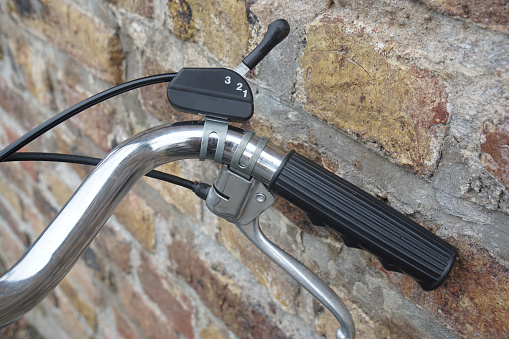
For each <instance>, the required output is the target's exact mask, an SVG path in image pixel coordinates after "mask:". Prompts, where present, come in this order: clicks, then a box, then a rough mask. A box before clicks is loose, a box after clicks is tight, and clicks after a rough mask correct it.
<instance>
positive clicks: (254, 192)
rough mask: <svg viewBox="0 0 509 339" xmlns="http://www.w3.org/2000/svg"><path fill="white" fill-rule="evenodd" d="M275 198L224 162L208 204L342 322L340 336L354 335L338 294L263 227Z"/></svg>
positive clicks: (352, 324)
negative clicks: (275, 240) (277, 244)
mask: <svg viewBox="0 0 509 339" xmlns="http://www.w3.org/2000/svg"><path fill="white" fill-rule="evenodd" d="M274 200H275V199H274V197H273V196H272V194H270V192H269V191H268V190H267V188H265V186H264V185H263V184H262V183H260V182H258V181H257V180H255V179H253V178H251V179H250V180H248V179H246V178H244V177H243V176H241V175H238V174H236V173H234V172H232V171H231V170H230V169H228V167H227V166H225V165H223V166H222V168H221V170H220V172H219V174H218V177H217V178H216V180H215V182H214V186H213V187H212V188H211V189H210V191H209V193H208V196H207V199H206V203H207V207H208V208H209V210H210V211H211V212H212V213H214V214H216V215H217V216H220V217H222V218H224V219H226V220H227V221H229V222H231V223H234V224H235V225H236V226H237V227H238V228H239V229H240V231H241V232H242V233H243V234H244V235H245V236H246V237H247V238H248V239H249V240H250V241H251V242H252V243H253V244H254V245H255V246H256V247H258V249H260V251H262V252H263V253H264V254H265V255H266V256H268V257H269V258H270V259H271V260H272V261H274V262H275V263H276V264H277V265H278V266H279V267H281V268H282V269H283V270H285V271H286V273H288V274H289V275H290V276H291V277H292V278H294V279H295V280H297V282H298V283H299V284H301V285H302V286H303V287H304V288H305V289H306V290H307V291H308V292H310V293H311V294H312V295H313V296H314V297H315V298H317V299H318V300H319V301H320V302H321V303H322V304H323V305H324V306H325V307H327V308H328V309H329V310H330V311H331V312H332V314H333V315H334V316H335V317H336V319H337V320H338V321H339V323H340V325H341V327H340V328H338V329H337V331H336V338H337V339H351V338H354V337H355V326H354V322H353V319H352V316H351V314H350V312H349V311H348V309H347V308H346V306H345V305H344V304H343V302H342V301H341V299H340V298H339V296H338V295H337V294H336V293H335V292H334V291H333V290H332V289H331V288H330V287H329V286H328V285H327V284H326V283H325V282H323V281H322V280H321V279H320V278H319V277H318V276H317V275H315V274H314V273H313V272H312V271H311V270H309V269H308V268H307V267H306V266H304V265H303V264H301V263H300V262H299V261H297V260H296V259H295V258H293V257H292V256H291V255H289V254H288V253H286V252H285V251H283V250H282V249H280V248H279V247H278V246H276V245H275V244H274V243H272V242H271V241H270V240H269V239H268V238H267V237H266V236H265V235H264V234H263V232H262V230H261V229H260V224H259V216H260V214H261V213H263V212H264V211H265V210H266V209H267V208H269V207H270V206H271V205H272V204H273V203H274Z"/></svg>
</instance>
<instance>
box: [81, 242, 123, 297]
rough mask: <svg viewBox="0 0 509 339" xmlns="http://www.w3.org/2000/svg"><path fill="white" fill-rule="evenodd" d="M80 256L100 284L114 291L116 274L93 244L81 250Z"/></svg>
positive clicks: (115, 289)
mask: <svg viewBox="0 0 509 339" xmlns="http://www.w3.org/2000/svg"><path fill="white" fill-rule="evenodd" d="M82 258H83V261H84V262H85V264H86V265H87V266H88V267H89V268H90V269H92V272H93V273H94V275H95V276H96V277H97V278H99V280H100V281H101V282H102V284H103V285H104V286H105V287H107V288H108V289H109V290H110V291H112V292H114V293H115V292H116V291H117V287H118V286H117V285H118V283H117V279H116V274H115V272H114V271H113V269H112V267H111V266H110V264H109V263H108V262H107V261H106V260H105V258H103V257H102V256H101V255H100V253H99V252H98V251H97V250H96V249H95V248H94V246H91V247H88V248H87V249H86V250H85V252H83V256H82Z"/></svg>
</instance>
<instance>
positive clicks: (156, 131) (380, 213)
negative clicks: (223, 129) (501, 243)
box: [0, 122, 456, 327]
mask: <svg viewBox="0 0 509 339" xmlns="http://www.w3.org/2000/svg"><path fill="white" fill-rule="evenodd" d="M203 135H204V124H203V122H185V123H176V124H173V125H164V126H159V127H155V128H152V129H149V130H147V131H144V132H142V133H140V134H138V135H136V136H134V137H132V138H131V139H129V140H127V141H125V142H124V143H122V144H121V145H119V146H118V147H117V148H115V149H114V150H113V151H111V153H110V154H109V155H108V156H107V157H106V158H105V159H104V160H103V161H102V162H101V163H100V164H99V166H98V167H97V168H96V169H95V170H94V171H93V172H92V174H90V176H89V177H88V178H87V179H86V180H85V182H84V183H83V184H82V185H81V186H80V187H79V188H78V190H77V191H76V193H75V194H74V195H73V196H72V197H71V199H70V200H69V202H68V203H67V204H66V205H65V206H64V207H63V208H62V210H61V211H60V213H59V214H58V215H57V216H56V217H55V219H54V220H53V222H52V223H51V224H50V225H49V226H48V227H47V228H46V230H45V231H44V232H43V233H42V234H41V235H40V236H39V238H38V239H37V240H36V241H35V242H34V244H33V245H32V246H31V247H30V248H29V249H28V251H27V252H26V253H25V255H24V256H23V257H22V258H21V259H20V260H19V261H18V262H17V263H16V264H15V265H14V266H13V267H12V268H11V269H10V270H9V271H8V272H7V273H5V274H4V275H3V276H2V277H1V278H0V327H2V326H5V325H7V324H9V323H11V322H13V321H15V320H16V319H18V318H20V317H21V316H22V315H23V314H24V313H25V312H27V311H28V310H30V309H31V308H33V307H34V306H35V305H36V304H37V303H39V302H40V301H41V300H42V299H44V297H46V295H47V294H48V293H50V292H51V291H52V290H53V289H54V288H55V287H56V285H58V283H59V282H60V281H61V280H62V279H63V278H64V276H65V275H66V274H67V273H68V271H69V270H70V269H71V268H72V266H73V265H74V264H75V262H76V261H77V260H78V258H79V256H80V255H81V254H82V252H83V251H84V250H85V249H86V248H87V246H88V245H89V243H90V242H91V241H92V239H93V238H94V237H95V235H96V234H97V233H98V232H99V230H100V229H101V228H102V226H103V225H104V223H105V222H106V220H107V219H108V218H109V217H110V216H111V214H112V213H113V211H114V210H115V208H116V207H117V205H118V204H119V203H120V201H121V200H122V199H123V197H124V196H125V195H126V194H127V192H128V191H129V189H130V188H131V187H132V186H133V185H134V183H135V182H136V181H137V180H138V179H139V178H141V177H142V176H143V175H144V174H146V173H147V172H149V171H150V170H152V169H154V168H156V167H158V166H160V165H163V164H165V163H168V162H171V161H175V160H182V159H190V158H198V157H199V156H200V150H201V144H202V141H203ZM243 135H244V131H243V130H241V129H238V128H235V127H232V126H229V127H228V132H227V136H226V140H225V142H224V151H223V153H222V162H223V163H225V164H230V162H231V161H232V157H233V155H234V153H235V152H236V151H237V149H242V148H243V151H242V154H241V160H240V161H241V162H242V163H248V161H249V159H251V157H252V156H253V154H254V153H255V152H256V151H257V146H258V143H259V142H260V140H261V138H260V137H258V136H256V135H255V136H253V137H252V138H251V139H250V140H249V142H248V143H247V145H243V146H242V148H239V145H240V144H241V141H242V139H243ZM218 143H219V138H218V135H217V134H214V133H212V134H210V136H209V138H208V145H207V146H208V147H207V152H206V158H207V159H214V157H215V153H216V150H217V148H218ZM252 176H253V177H254V178H255V179H257V180H258V181H260V182H261V183H263V184H265V185H268V186H269V189H271V190H272V191H273V192H274V193H276V194H278V195H280V196H281V197H283V198H285V199H287V200H288V201H289V202H291V203H293V204H295V205H296V206H297V207H300V208H301V209H303V210H304V211H305V212H307V213H308V215H309V216H310V219H311V220H312V221H313V222H314V223H315V224H318V225H326V226H328V227H331V228H333V229H334V230H335V231H337V232H338V233H339V234H340V235H341V236H342V237H343V240H344V242H345V244H346V245H347V246H354V247H359V248H362V249H365V250H367V251H369V252H371V253H372V254H374V255H375V256H377V257H378V258H380V260H381V262H382V263H383V265H384V267H385V268H387V269H390V270H397V271H400V272H403V273H405V274H408V275H410V276H411V277H412V278H414V279H415V280H417V281H418V282H419V283H420V284H421V286H422V287H423V288H424V289H425V290H430V289H434V288H436V287H438V285H439V284H440V283H441V282H442V281H443V280H444V279H445V276H446V275H447V273H448V272H449V270H450V269H451V267H452V263H453V262H454V259H455V256H456V252H455V249H454V248H453V247H452V246H451V245H449V244H448V243H446V242H445V241H443V240H442V239H440V238H438V237H437V236H436V235H434V234H433V233H431V232H429V231H428V230H426V229H424V228H423V227H421V226H420V225H418V224H417V223H415V222H413V221H412V220H411V219H409V218H408V217H406V216H404V215H402V214H401V213H399V212H397V211H396V210H394V209H393V208H391V207H389V206H387V205H385V204H384V203H382V202H380V201H379V200H377V199H375V198H373V197H372V196H371V195H369V194H367V193H366V192H364V191H362V190H361V189H359V188H358V187H356V186H354V185H352V184H350V183H348V182H347V181H345V180H343V179H341V178H339V177H338V176H336V175H335V174H333V173H331V172H329V171H327V170H325V169H324V168H322V167H320V166H318V165H316V164H314V163H312V162H311V161H309V160H307V159H306V158H304V157H303V156H301V155H298V154H295V153H293V152H290V153H287V152H286V151H284V150H282V149H280V148H279V147H277V146H275V145H274V144H272V143H270V142H269V143H267V144H266V145H265V147H264V148H263V150H262V151H261V153H260V154H259V158H258V160H257V161H256V164H255V166H254V168H253V172H252Z"/></svg>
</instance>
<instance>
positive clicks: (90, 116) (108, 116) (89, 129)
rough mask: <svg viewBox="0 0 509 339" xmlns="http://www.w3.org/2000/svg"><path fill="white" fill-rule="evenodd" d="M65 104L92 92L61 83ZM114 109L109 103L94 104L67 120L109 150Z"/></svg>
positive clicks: (79, 99) (83, 98)
mask: <svg viewBox="0 0 509 339" xmlns="http://www.w3.org/2000/svg"><path fill="white" fill-rule="evenodd" d="M63 91H64V96H65V100H66V106H67V107H71V106H72V105H74V104H76V103H78V102H80V101H83V100H85V99H87V98H89V97H91V96H92V95H93V94H92V93H87V92H84V91H82V90H80V89H79V88H78V86H73V85H70V84H64V85H63ZM114 114H115V109H113V108H112V107H111V106H110V104H109V103H107V102H105V103H100V104H98V105H95V106H93V107H91V108H89V109H87V110H86V111H85V112H82V113H81V114H77V115H75V116H73V117H72V118H70V119H69V121H70V122H71V123H72V124H73V125H75V126H76V127H78V128H80V129H81V130H82V131H83V134H84V135H85V136H87V137H88V138H89V139H90V140H92V141H93V142H94V143H95V144H97V145H98V146H99V147H101V148H102V149H103V151H105V152H109V151H110V149H111V147H110V142H109V136H110V134H111V133H112V131H113V116H114Z"/></svg>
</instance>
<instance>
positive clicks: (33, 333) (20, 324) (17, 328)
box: [0, 318, 44, 339]
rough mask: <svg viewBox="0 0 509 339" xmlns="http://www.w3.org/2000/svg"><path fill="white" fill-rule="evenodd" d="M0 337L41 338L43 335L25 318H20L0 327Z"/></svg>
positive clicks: (10, 338) (16, 338)
mask: <svg viewBox="0 0 509 339" xmlns="http://www.w3.org/2000/svg"><path fill="white" fill-rule="evenodd" d="M0 337H2V338H4V339H43V338H44V337H43V336H42V335H41V334H40V333H39V332H38V331H37V329H36V328H35V327H33V326H32V325H30V324H29V323H28V321H27V319H26V318H21V319H19V320H17V321H16V322H14V323H12V324H10V325H9V326H7V327H4V328H2V329H0Z"/></svg>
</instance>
